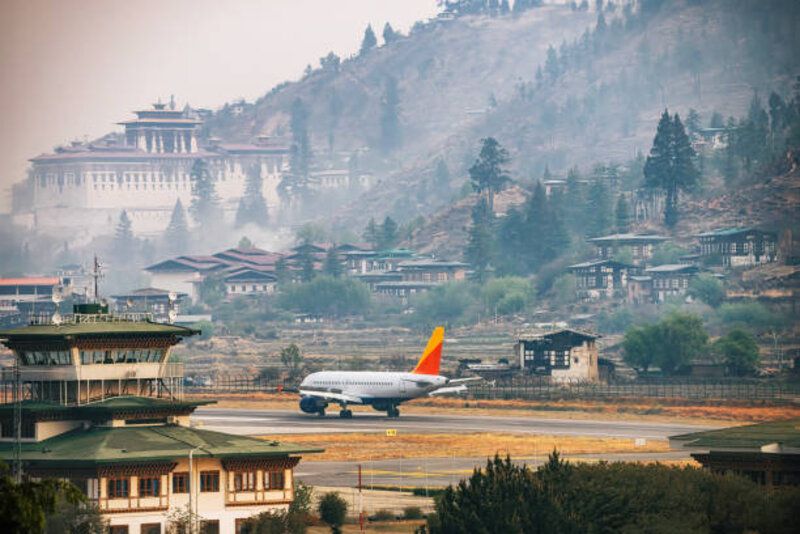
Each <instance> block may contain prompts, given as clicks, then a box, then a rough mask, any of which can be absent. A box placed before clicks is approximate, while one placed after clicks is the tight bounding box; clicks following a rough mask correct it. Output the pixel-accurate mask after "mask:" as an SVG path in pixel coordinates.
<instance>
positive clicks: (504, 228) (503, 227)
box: [496, 208, 528, 275]
mask: <svg viewBox="0 0 800 534" xmlns="http://www.w3.org/2000/svg"><path fill="white" fill-rule="evenodd" d="M525 241H526V226H525V217H524V216H523V215H522V212H520V211H519V210H518V209H516V208H511V209H510V210H508V213H507V214H506V216H505V217H503V218H502V219H501V220H500V223H499V227H498V229H497V239H496V242H497V260H496V263H497V269H498V271H499V272H500V273H501V274H504V275H509V274H515V275H519V274H527V273H528V265H527V263H526V261H525V255H524V254H523V253H522V252H523V251H524V247H525Z"/></svg>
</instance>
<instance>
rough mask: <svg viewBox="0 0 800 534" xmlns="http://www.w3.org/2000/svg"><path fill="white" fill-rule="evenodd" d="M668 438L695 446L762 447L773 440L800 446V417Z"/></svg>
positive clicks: (711, 447)
mask: <svg viewBox="0 0 800 534" xmlns="http://www.w3.org/2000/svg"><path fill="white" fill-rule="evenodd" d="M669 439H670V441H671V442H673V443H674V444H676V445H680V446H682V447H685V448H693V449H707V450H712V449H726V450H735V449H740V450H743V451H760V450H761V447H763V446H765V445H771V444H773V443H780V444H781V445H782V446H783V447H787V448H798V449H800V418H797V419H788V420H783V421H770V422H767V423H758V424H755V425H745V426H735V427H729V428H721V429H719V430H707V431H705V432H693V433H691V434H681V435H679V436H670V438H669Z"/></svg>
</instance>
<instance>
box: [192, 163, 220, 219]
mask: <svg viewBox="0 0 800 534" xmlns="http://www.w3.org/2000/svg"><path fill="white" fill-rule="evenodd" d="M190 177H191V180H192V203H191V205H190V206H189V211H190V212H191V214H192V217H193V218H194V221H195V223H196V224H198V225H200V226H201V227H209V226H211V225H216V224H219V221H220V219H221V216H222V210H221V208H220V206H219V197H218V196H217V191H216V187H215V186H214V179H213V178H212V177H211V173H210V172H209V170H208V166H207V165H206V162H205V160H202V159H198V160H195V162H194V164H193V165H192V171H191V173H190Z"/></svg>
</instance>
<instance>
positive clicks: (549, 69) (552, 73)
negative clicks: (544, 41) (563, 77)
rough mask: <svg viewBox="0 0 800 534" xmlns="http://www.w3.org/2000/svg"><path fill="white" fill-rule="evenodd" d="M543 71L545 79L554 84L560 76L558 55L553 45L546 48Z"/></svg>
mask: <svg viewBox="0 0 800 534" xmlns="http://www.w3.org/2000/svg"><path fill="white" fill-rule="evenodd" d="M544 71H545V72H546V73H547V79H548V80H549V81H550V82H554V81H555V80H556V78H558V75H559V74H560V71H559V66H558V54H557V53H556V49H555V48H553V45H550V46H548V47H547V56H546V58H545V60H544Z"/></svg>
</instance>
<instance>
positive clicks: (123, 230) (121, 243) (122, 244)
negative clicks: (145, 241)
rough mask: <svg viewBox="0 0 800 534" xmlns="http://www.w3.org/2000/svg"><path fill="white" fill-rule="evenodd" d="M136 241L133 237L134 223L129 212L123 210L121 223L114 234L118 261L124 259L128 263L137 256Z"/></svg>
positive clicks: (115, 252) (120, 215) (120, 218)
mask: <svg viewBox="0 0 800 534" xmlns="http://www.w3.org/2000/svg"><path fill="white" fill-rule="evenodd" d="M135 245H136V240H135V238H134V237H133V223H132V222H131V219H130V217H128V212H127V211H126V210H122V213H120V214H119V222H118V223H117V228H116V230H115V232H114V255H115V256H116V257H117V258H118V259H124V260H125V261H126V262H127V261H129V259H130V258H131V257H132V256H134V255H135V254H136V250H134V247H135Z"/></svg>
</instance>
